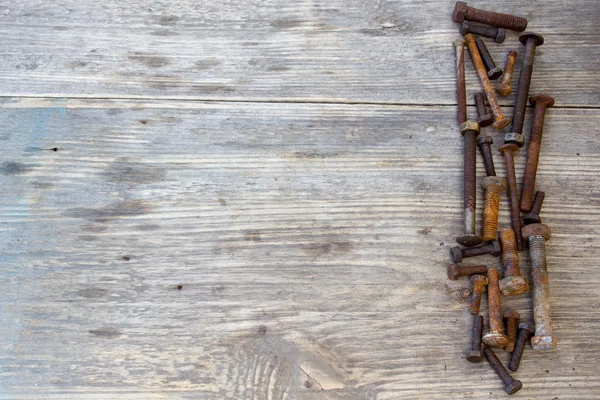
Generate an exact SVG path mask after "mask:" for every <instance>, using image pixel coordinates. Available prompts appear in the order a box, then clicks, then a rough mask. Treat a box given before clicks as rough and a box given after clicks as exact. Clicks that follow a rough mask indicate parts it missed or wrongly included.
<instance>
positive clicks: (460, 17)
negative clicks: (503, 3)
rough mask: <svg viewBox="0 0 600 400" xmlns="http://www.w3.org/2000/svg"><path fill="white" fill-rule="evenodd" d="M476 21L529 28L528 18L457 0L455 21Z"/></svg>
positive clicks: (519, 28)
mask: <svg viewBox="0 0 600 400" xmlns="http://www.w3.org/2000/svg"><path fill="white" fill-rule="evenodd" d="M465 19H466V20H467V21H475V22H481V23H482V24H487V25H493V26H497V27H500V28H506V29H510V30H513V31H518V32H522V31H524V30H525V28H527V19H526V18H523V17H517V16H516V15H510V14H500V13H495V12H491V11H486V10H479V9H477V8H473V7H469V6H468V5H467V3H465V2H462V1H457V2H456V5H455V6H454V12H453V13H452V20H453V21H454V22H459V23H460V22H463V21H464V20H465Z"/></svg>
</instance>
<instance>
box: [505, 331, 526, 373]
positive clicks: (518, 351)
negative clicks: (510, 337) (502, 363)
mask: <svg viewBox="0 0 600 400" xmlns="http://www.w3.org/2000/svg"><path fill="white" fill-rule="evenodd" d="M530 337H531V332H529V331H528V330H526V329H521V330H520V331H519V336H518V337H517V341H516V343H515V348H514V350H513V353H512V356H511V358H510V362H509V363H508V369H510V370H511V371H516V370H518V369H519V365H520V364H521V358H522V357H523V351H524V350H525V344H526V343H527V339H529V338H530Z"/></svg>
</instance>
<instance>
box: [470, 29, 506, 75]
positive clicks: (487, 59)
mask: <svg viewBox="0 0 600 400" xmlns="http://www.w3.org/2000/svg"><path fill="white" fill-rule="evenodd" d="M475 44H476V45H477V50H479V55H480V56H481V60H482V61H483V65H484V67H485V70H486V71H487V75H488V78H489V79H490V80H491V81H494V80H496V79H498V78H500V76H502V69H500V68H498V67H497V66H496V63H495V62H494V59H493V58H492V55H491V54H490V52H489V51H488V49H487V46H486V45H485V43H484V42H483V39H481V38H475Z"/></svg>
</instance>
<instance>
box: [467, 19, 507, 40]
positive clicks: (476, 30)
mask: <svg viewBox="0 0 600 400" xmlns="http://www.w3.org/2000/svg"><path fill="white" fill-rule="evenodd" d="M467 33H472V34H473V35H479V36H483V37H487V38H490V39H494V42H496V43H503V42H504V39H506V29H503V28H497V27H495V26H490V25H484V24H478V23H474V22H469V21H463V23H462V26H461V27H460V34H461V35H463V36H464V35H466V34H467Z"/></svg>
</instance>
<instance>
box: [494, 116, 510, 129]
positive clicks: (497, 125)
mask: <svg viewBox="0 0 600 400" xmlns="http://www.w3.org/2000/svg"><path fill="white" fill-rule="evenodd" d="M508 124H510V118H506V117H504V118H502V119H499V120H497V121H496V122H494V124H493V125H492V126H493V127H494V128H495V129H502V128H504V127H506V126H508Z"/></svg>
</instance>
